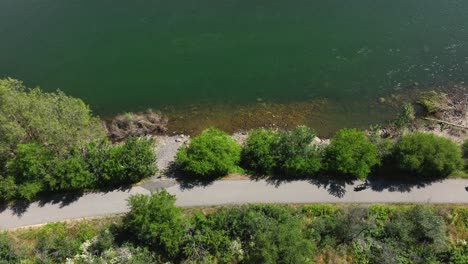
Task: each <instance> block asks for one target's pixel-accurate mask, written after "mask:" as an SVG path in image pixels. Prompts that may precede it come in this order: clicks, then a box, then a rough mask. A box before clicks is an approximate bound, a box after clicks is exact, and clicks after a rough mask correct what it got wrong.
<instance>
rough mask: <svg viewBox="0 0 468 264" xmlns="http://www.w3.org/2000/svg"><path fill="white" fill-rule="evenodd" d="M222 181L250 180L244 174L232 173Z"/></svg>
mask: <svg viewBox="0 0 468 264" xmlns="http://www.w3.org/2000/svg"><path fill="white" fill-rule="evenodd" d="M221 180H222V181H244V180H250V176H249V175H246V174H239V173H232V174H229V175H228V176H226V177H223V178H222V179H221Z"/></svg>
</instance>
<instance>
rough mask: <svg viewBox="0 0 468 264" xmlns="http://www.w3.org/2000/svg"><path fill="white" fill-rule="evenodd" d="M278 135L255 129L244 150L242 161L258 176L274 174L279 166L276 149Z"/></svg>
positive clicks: (269, 131) (251, 132) (250, 134)
mask: <svg viewBox="0 0 468 264" xmlns="http://www.w3.org/2000/svg"><path fill="white" fill-rule="evenodd" d="M278 141H279V135H278V133H275V132H274V131H272V130H269V129H254V130H252V131H250V132H249V136H248V137H247V140H246V142H245V145H244V148H243V149H242V161H243V164H245V165H246V166H247V168H248V169H250V170H253V171H254V172H255V173H258V174H268V173H272V172H273V170H274V168H275V167H276V166H277V162H278V157H277V155H276V149H275V147H276V146H277V144H278Z"/></svg>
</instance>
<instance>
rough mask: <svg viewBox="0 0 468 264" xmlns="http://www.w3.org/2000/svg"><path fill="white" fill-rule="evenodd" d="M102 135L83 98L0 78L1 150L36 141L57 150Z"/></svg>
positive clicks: (65, 150) (7, 151)
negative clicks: (47, 91)
mask: <svg viewBox="0 0 468 264" xmlns="http://www.w3.org/2000/svg"><path fill="white" fill-rule="evenodd" d="M104 136H105V134H104V131H103V129H102V127H101V125H100V123H99V119H97V118H96V117H94V116H92V115H91V111H90V109H89V108H88V106H86V105H85V104H84V103H83V101H82V100H80V99H76V98H72V97H69V96H66V95H65V94H64V93H62V92H60V91H57V92H55V93H44V92H42V91H41V90H40V89H38V88H35V89H28V88H26V87H25V86H24V85H23V83H22V82H20V81H18V80H14V79H0V152H1V153H3V154H4V155H8V153H10V152H11V151H12V150H14V149H15V148H16V145H17V144H20V143H27V142H31V141H33V142H38V143H39V144H42V145H44V146H47V148H49V149H51V150H53V151H54V152H56V153H59V154H62V153H66V152H67V151H68V149H69V147H71V146H74V145H80V144H83V143H86V142H89V141H90V140H96V139H100V138H103V137H104Z"/></svg>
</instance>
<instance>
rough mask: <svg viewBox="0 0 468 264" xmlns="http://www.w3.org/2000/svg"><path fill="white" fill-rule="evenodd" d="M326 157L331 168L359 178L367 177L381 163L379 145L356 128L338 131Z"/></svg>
mask: <svg viewBox="0 0 468 264" xmlns="http://www.w3.org/2000/svg"><path fill="white" fill-rule="evenodd" d="M326 159H327V165H328V169H329V170H331V171H336V172H340V173H344V174H349V175H352V176H355V177H357V178H359V179H363V178H365V177H367V175H368V174H369V173H370V172H371V169H372V168H373V167H374V166H376V165H379V164H380V158H379V152H378V149H377V147H376V146H375V145H374V144H372V143H371V142H369V141H368V140H367V138H366V136H365V134H364V133H363V132H360V131H358V130H356V129H341V130H340V131H338V132H337V133H336V134H335V135H334V136H333V137H332V139H331V142H330V145H329V146H328V147H327V148H326Z"/></svg>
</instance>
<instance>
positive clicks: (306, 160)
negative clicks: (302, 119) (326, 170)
mask: <svg viewBox="0 0 468 264" xmlns="http://www.w3.org/2000/svg"><path fill="white" fill-rule="evenodd" d="M314 138H315V133H314V132H312V130H311V129H310V128H308V127H306V126H299V127H297V128H295V129H293V130H292V131H285V132H281V133H280V135H279V142H278V144H277V146H276V153H277V154H276V155H277V156H278V159H279V171H280V173H282V174H284V175H286V176H292V177H294V176H311V175H313V174H315V173H316V172H318V171H319V170H320V169H321V167H322V153H321V149H320V148H319V147H317V146H315V145H312V140H313V139H314Z"/></svg>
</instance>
